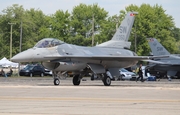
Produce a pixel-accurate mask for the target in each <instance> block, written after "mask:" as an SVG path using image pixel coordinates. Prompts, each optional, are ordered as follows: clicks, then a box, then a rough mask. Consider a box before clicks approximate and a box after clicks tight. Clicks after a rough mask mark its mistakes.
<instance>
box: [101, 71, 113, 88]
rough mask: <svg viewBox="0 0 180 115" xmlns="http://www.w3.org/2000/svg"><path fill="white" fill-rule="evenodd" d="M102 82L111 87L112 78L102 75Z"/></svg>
mask: <svg viewBox="0 0 180 115" xmlns="http://www.w3.org/2000/svg"><path fill="white" fill-rule="evenodd" d="M102 82H103V83H104V85H105V86H110V85H111V78H110V77H109V76H107V75H106V74H102Z"/></svg>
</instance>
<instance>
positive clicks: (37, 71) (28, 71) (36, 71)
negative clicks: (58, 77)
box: [19, 65, 45, 77]
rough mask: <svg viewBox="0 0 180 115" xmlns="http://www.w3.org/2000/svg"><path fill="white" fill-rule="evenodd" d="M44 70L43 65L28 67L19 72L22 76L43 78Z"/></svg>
mask: <svg viewBox="0 0 180 115" xmlns="http://www.w3.org/2000/svg"><path fill="white" fill-rule="evenodd" d="M44 72H45V71H44V68H43V67H42V66H41V65H27V66H26V67H25V68H23V69H21V70H20V71H19V75H20V76H30V77H32V76H35V75H39V76H41V77H43V76H44V74H45V73H44Z"/></svg>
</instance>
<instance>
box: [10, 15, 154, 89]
mask: <svg viewBox="0 0 180 115" xmlns="http://www.w3.org/2000/svg"><path fill="white" fill-rule="evenodd" d="M136 14H138V13H137V12H128V13H127V14H126V16H125V18H124V20H123V21H122V23H121V25H120V27H119V28H118V29H117V31H116V33H115V34H114V36H113V38H112V39H111V40H109V41H107V42H105V43H102V44H99V45H97V46H94V47H84V46H77V45H72V44H68V43H65V42H63V41H60V40H58V39H54V38H44V39H42V40H40V41H39V42H38V43H37V44H36V45H35V46H34V47H33V48H30V49H28V50H26V51H23V52H21V53H19V54H17V55H15V56H14V57H12V58H11V60H12V61H14V62H41V63H42V65H43V66H44V67H45V68H47V69H50V70H52V71H53V77H54V85H59V84H60V79H59V74H58V73H59V72H61V73H64V72H67V73H69V72H71V74H72V75H73V80H72V82H73V84H74V85H79V84H80V82H81V79H82V77H83V76H84V75H85V74H87V73H93V74H96V75H99V76H101V78H102V81H103V83H104V85H105V86H110V85H111V80H112V79H111V78H110V76H109V75H108V74H106V73H107V72H110V73H111V75H112V76H114V75H117V73H118V74H119V68H124V67H130V66H132V65H134V64H136V63H137V62H138V61H139V60H144V59H150V58H154V57H150V56H137V55H136V53H135V52H133V51H130V50H129V48H130V45H131V43H130V42H128V39H129V35H130V32H131V29H132V25H133V23H134V19H135V15H136Z"/></svg>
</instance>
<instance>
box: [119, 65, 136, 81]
mask: <svg viewBox="0 0 180 115" xmlns="http://www.w3.org/2000/svg"><path fill="white" fill-rule="evenodd" d="M119 72H120V76H121V78H120V80H136V78H137V77H138V75H136V73H134V72H130V71H128V70H126V69H124V68H121V69H119Z"/></svg>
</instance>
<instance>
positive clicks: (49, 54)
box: [12, 43, 137, 71]
mask: <svg viewBox="0 0 180 115" xmlns="http://www.w3.org/2000/svg"><path fill="white" fill-rule="evenodd" d="M135 55H136V54H135V53H134V52H132V51H130V50H127V49H120V48H107V47H84V46H77V45H72V44H67V43H64V44H61V45H58V46H55V47H46V48H38V47H33V48H31V49H28V50H26V51H23V52H21V53H19V54H17V55H15V56H14V57H13V58H12V60H13V61H16V62H45V63H48V62H51V63H56V62H66V63H65V64H64V67H62V66H61V68H59V69H61V70H62V69H64V70H62V71H66V70H67V69H71V70H72V68H73V70H79V69H83V68H85V67H86V65H87V64H88V63H94V64H101V65H103V66H106V68H122V67H129V66H131V65H134V64H136V63H137V61H125V60H122V61H115V60H114V61H112V60H110V61H108V60H106V61H104V60H103V56H135ZM57 56H77V57H78V56H79V57H82V56H84V57H85V56H102V59H97V60H96V59H91V58H83V59H81V58H71V59H70V58H63V59H62V58H59V59H58V58H57ZM53 57H55V58H53ZM73 64H77V65H80V66H79V67H71V68H69V67H67V68H66V67H65V66H66V65H67V66H68V65H73ZM61 65H62V64H61ZM59 67H60V66H59ZM54 69H55V68H54ZM56 69H57V68H56ZM59 69H58V70H59Z"/></svg>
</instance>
